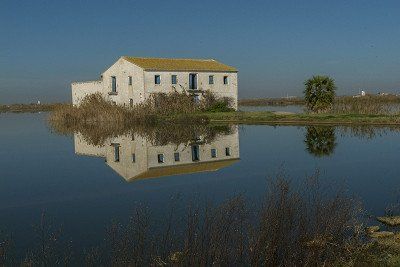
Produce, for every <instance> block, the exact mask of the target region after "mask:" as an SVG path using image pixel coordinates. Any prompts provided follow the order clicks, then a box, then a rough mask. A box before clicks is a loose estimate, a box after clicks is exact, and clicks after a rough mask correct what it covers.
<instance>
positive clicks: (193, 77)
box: [189, 73, 197, 90]
mask: <svg viewBox="0 0 400 267" xmlns="http://www.w3.org/2000/svg"><path fill="white" fill-rule="evenodd" d="M189 89H192V90H194V89H197V74H195V73H191V74H189Z"/></svg>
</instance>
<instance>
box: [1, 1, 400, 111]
mask: <svg viewBox="0 0 400 267" xmlns="http://www.w3.org/2000/svg"><path fill="white" fill-rule="evenodd" d="M399 11H400V1H356V0H353V1H341V0H336V1H306V0H304V1H298V0H296V1H285V0H280V1H256V0H255V1H249V0H247V1H235V0H230V1H222V0H218V1H208V0H205V1H204V0H203V1H175V0H169V1H151V0H147V1H139V0H137V1H126V0H118V1H117V0H115V1H100V0H97V1H83V0H82V1H72V0H71V1H41V0H35V1H29V0H26V1H18V0H12V1H8V0H2V1H1V9H0V25H1V26H0V103H11V102H31V101H36V100H38V99H40V100H41V101H42V102H50V101H69V100H70V83H71V82H73V81H83V80H94V79H97V78H98V77H99V74H100V73H101V72H102V71H104V70H105V69H106V68H107V67H108V66H109V65H111V64H112V63H113V62H114V61H115V60H116V59H117V58H118V57H119V56H121V55H131V56H143V57H146V56H149V57H180V58H182V57H193V58H215V59H218V60H220V61H222V62H224V63H226V64H229V65H233V66H235V67H237V68H238V69H239V96H240V97H241V98H245V97H280V96H284V95H286V94H289V95H301V94H302V90H303V82H304V80H305V79H306V78H308V77H310V76H312V75H314V74H327V75H330V76H332V77H333V78H334V79H335V80H336V83H337V86H338V94H352V93H357V92H358V91H359V90H361V89H363V90H366V91H367V92H379V91H385V92H394V93H400V49H399V48H400V16H399V15H398V12H399Z"/></svg>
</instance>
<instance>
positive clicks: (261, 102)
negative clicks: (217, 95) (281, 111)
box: [239, 97, 305, 106]
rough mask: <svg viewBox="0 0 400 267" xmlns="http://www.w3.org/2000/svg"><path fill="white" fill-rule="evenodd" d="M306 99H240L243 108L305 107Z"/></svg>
mask: <svg viewBox="0 0 400 267" xmlns="http://www.w3.org/2000/svg"><path fill="white" fill-rule="evenodd" d="M304 103H305V102H304V99H303V98H300V97H293V98H284V97H282V98H249V99H240V100H239V105H241V106H289V105H304Z"/></svg>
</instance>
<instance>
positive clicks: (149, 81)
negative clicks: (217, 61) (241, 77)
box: [144, 71, 238, 109]
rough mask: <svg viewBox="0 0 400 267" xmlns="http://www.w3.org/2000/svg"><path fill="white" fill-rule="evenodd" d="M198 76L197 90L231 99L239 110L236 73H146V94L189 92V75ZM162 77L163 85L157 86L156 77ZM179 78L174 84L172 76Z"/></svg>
mask: <svg viewBox="0 0 400 267" xmlns="http://www.w3.org/2000/svg"><path fill="white" fill-rule="evenodd" d="M191 73H196V74H197V89H198V90H203V91H206V90H210V91H211V92H213V93H214V94H215V95H217V96H219V97H230V98H232V99H233V100H234V108H235V109H237V92H238V82H237V73H236V72H182V71H145V72H144V92H145V96H146V97H148V96H149V95H150V94H151V93H160V92H164V93H169V92H173V91H178V92H182V91H183V90H189V74H191ZM155 75H160V78H161V84H155V82H154V80H155V78H154V76H155ZM172 75H176V76H177V84H172V82H171V76H172ZM210 75H213V76H214V84H209V78H208V77H209V76H210ZM224 76H228V84H224V83H223V77H224Z"/></svg>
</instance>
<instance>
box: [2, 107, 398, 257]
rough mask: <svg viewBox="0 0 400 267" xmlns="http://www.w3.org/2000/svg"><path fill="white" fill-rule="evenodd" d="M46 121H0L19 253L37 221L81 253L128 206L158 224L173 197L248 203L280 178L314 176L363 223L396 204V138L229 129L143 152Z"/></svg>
mask: <svg viewBox="0 0 400 267" xmlns="http://www.w3.org/2000/svg"><path fill="white" fill-rule="evenodd" d="M46 116H47V115H46V114H43V113H42V114H6V115H4V114H2V115H0V126H1V131H0V140H1V141H0V143H1V150H0V211H1V212H0V222H1V224H0V230H3V231H6V232H9V233H13V236H14V239H15V242H16V243H18V244H19V246H20V248H21V250H24V248H27V247H29V246H30V245H31V243H32V242H33V241H32V239H33V233H32V225H35V224H37V223H38V222H39V220H40V216H41V213H42V212H43V211H45V212H46V214H47V215H48V216H50V217H51V218H52V221H53V223H54V224H55V225H62V226H63V231H64V233H65V234H66V235H67V236H69V237H70V238H71V240H78V241H75V243H76V244H78V245H79V246H80V247H87V246H92V245H95V244H96V243H98V242H99V241H101V239H102V238H103V233H104V231H105V229H106V227H107V226H108V225H109V223H110V222H111V221H112V220H121V221H123V220H126V219H127V217H128V216H129V214H130V212H131V211H132V207H133V206H134V205H135V203H145V204H146V206H148V207H149V209H150V210H151V213H152V215H153V216H154V217H155V218H157V217H159V218H162V217H163V216H164V215H165V212H166V210H167V206H168V203H169V202H170V199H171V196H174V195H177V194H181V195H182V197H181V201H182V203H185V201H189V200H192V201H193V199H195V201H196V200H197V201H203V200H204V199H207V200H211V201H213V202H215V203H218V202H221V201H223V200H225V199H226V198H228V197H230V196H233V195H235V194H244V195H246V196H247V197H248V199H250V200H253V201H254V202H257V200H259V198H260V197H261V196H262V195H263V193H264V192H265V187H266V186H267V183H266V179H267V177H269V176H273V175H274V174H276V173H277V172H279V171H280V170H281V169H284V170H285V172H286V173H287V174H288V176H289V177H290V178H291V180H292V181H293V182H294V183H296V182H297V181H300V180H301V179H303V178H304V177H305V176H306V175H310V174H312V173H314V172H315V170H316V169H319V170H320V171H321V180H322V181H323V182H324V183H327V184H328V183H329V184H339V185H343V186H344V187H345V188H346V190H347V191H348V192H349V193H350V194H352V195H354V196H356V197H358V198H360V199H361V201H362V203H363V205H364V207H365V209H366V211H367V214H371V215H382V214H383V213H384V211H385V209H386V208H387V207H389V206H393V205H395V204H396V200H397V198H398V196H399V195H400V194H399V189H400V164H399V163H400V159H399V153H400V132H399V131H397V130H396V129H367V130H365V129H356V130H354V129H353V130H351V129H343V128H334V127H325V128H318V127H297V126H280V127H274V126H240V127H237V126H232V127H231V129H230V132H229V133H224V134H220V135H218V136H216V137H215V138H214V139H213V140H203V139H202V137H201V136H199V137H198V138H197V139H196V140H191V141H188V142H183V143H180V144H153V143H152V142H150V141H147V140H146V138H143V136H141V135H138V134H134V135H123V136H118V137H115V138H109V139H108V140H107V141H106V142H105V143H104V144H103V145H102V146H95V145H92V144H90V142H89V143H88V142H87V141H85V138H84V137H83V136H82V135H80V134H75V135H73V136H72V135H69V136H64V135H57V134H55V133H53V132H52V130H51V129H50V128H49V126H47V123H46ZM175 153H179V156H178V155H176V154H175Z"/></svg>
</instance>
